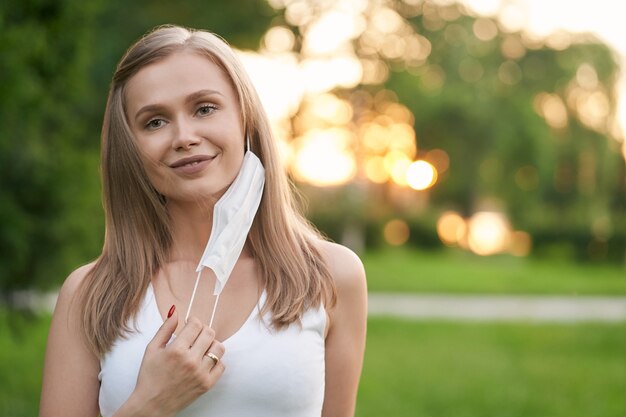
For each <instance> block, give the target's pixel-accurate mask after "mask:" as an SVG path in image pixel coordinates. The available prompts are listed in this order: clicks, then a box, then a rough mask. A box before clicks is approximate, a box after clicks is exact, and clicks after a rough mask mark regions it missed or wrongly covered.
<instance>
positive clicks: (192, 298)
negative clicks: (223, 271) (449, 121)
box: [185, 268, 221, 328]
mask: <svg viewBox="0 0 626 417" xmlns="http://www.w3.org/2000/svg"><path fill="white" fill-rule="evenodd" d="M203 269H204V268H200V271H198V276H197V277H196V283H195V284H194V286H193V291H192V292H191V299H190V300H189V307H187V314H185V323H187V320H188V319H189V314H190V313H191V306H192V305H193V302H194V300H195V299H196V290H197V289H198V284H199V283H200V275H202V270H203ZM215 285H217V283H216V284H215ZM220 294H221V291H220V293H219V294H217V297H216V298H215V304H214V305H213V312H212V313H211V320H209V327H211V328H212V327H213V319H214V318H215V311H217V303H218V301H219V300H220Z"/></svg>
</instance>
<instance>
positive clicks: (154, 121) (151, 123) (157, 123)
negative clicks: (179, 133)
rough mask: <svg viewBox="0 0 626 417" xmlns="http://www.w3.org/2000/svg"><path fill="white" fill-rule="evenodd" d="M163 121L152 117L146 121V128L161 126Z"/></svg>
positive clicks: (151, 128)
mask: <svg viewBox="0 0 626 417" xmlns="http://www.w3.org/2000/svg"><path fill="white" fill-rule="evenodd" d="M164 124H165V121H164V120H163V119H152V120H150V121H149V122H148V123H146V128H147V129H150V130H155V129H158V128H160V127H163V125H164Z"/></svg>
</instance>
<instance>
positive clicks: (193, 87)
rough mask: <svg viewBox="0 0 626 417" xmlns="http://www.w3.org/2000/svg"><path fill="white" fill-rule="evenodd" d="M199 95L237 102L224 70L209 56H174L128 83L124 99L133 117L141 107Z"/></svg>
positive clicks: (159, 62)
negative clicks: (207, 92) (210, 93)
mask: <svg viewBox="0 0 626 417" xmlns="http://www.w3.org/2000/svg"><path fill="white" fill-rule="evenodd" d="M198 91H213V92H215V93H216V94H219V95H222V96H223V97H225V98H232V99H236V94H235V91H234V89H233V87H232V83H231V81H230V79H229V77H228V76H227V75H226V74H225V72H224V70H223V69H222V68H221V67H220V66H218V65H217V64H216V63H215V62H213V60H211V59H210V58H209V57H207V56H203V55H200V54H198V53H194V52H191V51H181V52H175V53H173V54H171V55H169V56H167V57H165V58H164V59H161V60H159V61H156V62H154V63H151V64H149V65H147V66H145V67H144V68H142V69H140V70H139V71H138V72H137V73H136V74H135V75H133V76H132V77H131V78H130V79H129V80H128V82H127V84H126V87H125V96H126V97H125V98H126V104H127V109H128V111H129V112H131V113H132V111H133V110H137V109H138V108H139V107H141V106H145V105H149V104H157V103H163V102H169V101H175V100H181V99H184V98H185V97H188V96H189V95H191V94H194V93H197V92H198Z"/></svg>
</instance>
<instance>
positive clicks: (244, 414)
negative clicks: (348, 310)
mask: <svg viewBox="0 0 626 417" xmlns="http://www.w3.org/2000/svg"><path fill="white" fill-rule="evenodd" d="M265 298H266V294H265V292H263V294H262V295H261V298H260V299H259V302H258V304H257V306H256V307H255V308H254V309H253V311H252V313H251V314H250V316H249V317H248V319H247V320H246V322H245V323H244V325H243V326H242V327H241V328H240V329H239V330H238V331H237V332H236V333H235V334H233V335H232V336H231V337H229V338H228V339H226V340H225V341H223V342H222V343H223V344H224V347H225V348H226V352H225V354H224V357H223V358H222V360H223V361H224V365H225V366H226V370H225V371H224V374H223V375H222V377H221V378H220V379H219V380H218V381H217V383H216V384H215V385H214V386H213V388H212V389H211V390H209V391H208V392H207V393H206V394H204V395H202V396H201V397H199V398H198V399H196V401H195V402H193V403H192V404H191V405H189V406H188V407H187V408H186V409H184V410H182V411H181V412H180V413H179V414H177V416H181V417H212V416H216V417H217V416H219V417H294V416H298V417H314V416H315V417H319V416H320V415H321V413H322V403H323V401H324V376H325V372H324V369H325V368H324V333H325V328H326V311H325V310H324V308H323V307H322V306H320V307H319V308H317V309H311V310H309V311H307V312H306V313H305V314H304V315H303V317H302V325H301V326H300V325H299V324H297V323H295V324H292V325H290V326H288V327H287V328H285V329H283V330H280V331H276V330H273V329H272V328H271V327H269V325H267V324H266V323H271V320H270V318H271V314H270V313H268V314H267V315H266V316H265V317H264V319H263V320H261V317H260V309H261V307H262V306H263V304H264V303H265ZM135 323H136V329H137V331H133V332H132V333H130V334H128V335H127V336H126V337H124V338H119V339H118V340H117V341H116V342H115V343H114V345H113V347H112V349H111V350H110V351H109V352H108V353H107V354H106V355H105V356H104V357H103V358H102V359H101V360H100V374H99V375H98V379H99V380H100V395H99V404H100V413H101V414H102V417H109V416H111V415H112V414H113V413H115V411H116V410H117V409H118V408H119V407H121V405H122V404H123V403H124V402H125V401H126V400H127V399H128V397H130V395H131V393H132V392H133V390H134V388H135V383H136V381H137V375H138V374H139V367H140V365H141V360H142V358H143V355H144V351H145V349H146V346H147V345H148V343H149V342H150V340H152V338H153V337H154V335H155V334H156V332H157V330H158V329H159V327H161V325H162V324H163V319H162V318H161V314H160V313H159V310H158V308H157V305H156V300H155V297H154V290H153V288H152V285H149V286H148V290H147V291H146V295H145V297H144V300H143V302H142V305H141V307H140V309H139V311H138V313H137V317H136V322H135ZM132 324H133V323H131V328H134V327H133V326H132Z"/></svg>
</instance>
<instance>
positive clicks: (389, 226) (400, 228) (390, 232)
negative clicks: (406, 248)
mask: <svg viewBox="0 0 626 417" xmlns="http://www.w3.org/2000/svg"><path fill="white" fill-rule="evenodd" d="M409 234H410V231H409V225H408V224H407V223H406V222H405V221H404V220H400V219H393V220H390V221H388V222H387V223H386V224H385V227H384V228H383V236H384V238H385V241H386V242H387V243H389V244H390V245H393V246H401V245H404V244H405V243H406V241H407V240H409Z"/></svg>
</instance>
